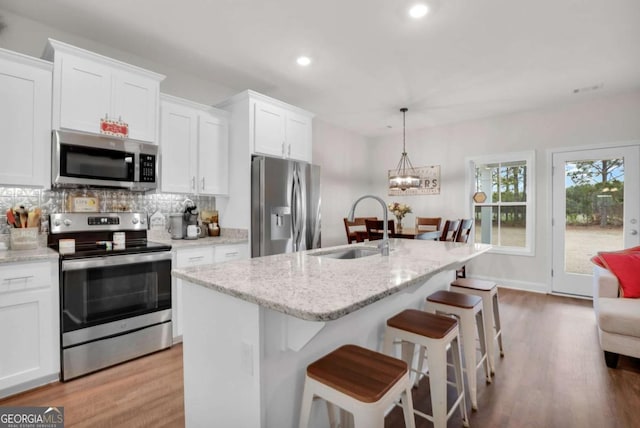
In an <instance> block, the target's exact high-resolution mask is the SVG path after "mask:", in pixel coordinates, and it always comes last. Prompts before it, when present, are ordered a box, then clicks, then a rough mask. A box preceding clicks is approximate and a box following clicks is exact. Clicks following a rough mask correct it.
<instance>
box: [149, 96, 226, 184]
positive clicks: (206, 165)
mask: <svg viewBox="0 0 640 428" xmlns="http://www.w3.org/2000/svg"><path fill="white" fill-rule="evenodd" d="M160 105H161V106H160V153H161V155H160V157H161V182H160V188H161V190H162V191H163V192H173V193H198V194H201V195H226V194H228V193H229V124H228V119H227V115H228V114H227V112H224V111H221V110H217V109H214V108H213V107H209V106H205V105H202V104H197V103H193V102H191V101H188V100H183V99H181V98H176V97H172V96H169V95H165V94H163V95H162V100H161V103H160Z"/></svg>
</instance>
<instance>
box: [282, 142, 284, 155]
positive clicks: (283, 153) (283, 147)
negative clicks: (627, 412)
mask: <svg viewBox="0 0 640 428" xmlns="http://www.w3.org/2000/svg"><path fill="white" fill-rule="evenodd" d="M282 157H284V141H283V142H282Z"/></svg>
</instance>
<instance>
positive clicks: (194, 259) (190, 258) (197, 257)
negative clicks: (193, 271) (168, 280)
mask: <svg viewBox="0 0 640 428" xmlns="http://www.w3.org/2000/svg"><path fill="white" fill-rule="evenodd" d="M202 259H204V256H196V257H189V261H190V262H195V261H197V260H202Z"/></svg>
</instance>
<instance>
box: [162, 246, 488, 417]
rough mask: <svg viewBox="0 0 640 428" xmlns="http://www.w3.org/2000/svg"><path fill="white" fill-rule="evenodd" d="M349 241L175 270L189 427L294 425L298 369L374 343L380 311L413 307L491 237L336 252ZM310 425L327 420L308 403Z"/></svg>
mask: <svg viewBox="0 0 640 428" xmlns="http://www.w3.org/2000/svg"><path fill="white" fill-rule="evenodd" d="M372 247H373V248H375V247H374V246H373V244H372V243H366V244H364V245H360V244H358V245H348V246H341V247H332V248H324V249H319V250H311V251H303V252H299V253H290V254H281V255H276V256H268V257H261V258H255V259H250V260H240V261H234V262H229V263H223V264H217V265H215V264H214V265H207V266H200V267H194V268H189V269H175V270H174V271H173V275H174V276H176V277H177V278H180V279H182V280H184V281H185V287H184V290H183V297H184V308H185V314H184V333H183V338H184V348H183V358H184V389H185V392H184V396H185V420H186V425H187V427H200V426H202V427H205V426H220V427H247V428H254V427H293V426H296V425H297V421H298V415H299V406H300V399H301V396H302V389H303V382H304V371H305V368H306V366H307V365H308V364H309V363H310V362H312V361H313V360H315V359H317V358H319V357H321V356H322V355H324V354H326V353H327V352H329V351H331V350H333V349H335V348H336V347H338V346H340V345H343V344H345V343H354V344H358V345H361V346H365V347H368V348H371V349H375V350H380V349H381V343H382V334H383V331H384V325H385V321H386V319H387V318H389V317H390V316H392V315H394V314H395V313H397V312H399V311H401V310H403V309H406V308H410V307H411V308H421V307H422V305H423V302H424V299H425V298H426V296H427V295H429V294H430V293H432V292H433V291H435V290H438V289H444V288H447V287H448V286H449V283H450V282H451V281H452V280H453V279H454V276H455V274H454V272H455V269H456V268H459V267H460V266H461V265H463V264H465V263H466V262H468V261H469V260H471V259H472V258H474V257H476V256H478V255H480V254H482V253H484V252H486V251H488V250H489V249H490V246H489V245H484V244H460V243H452V242H438V241H416V240H406V239H392V240H391V252H390V255H389V256H388V257H383V256H381V255H380V254H379V253H372V254H371V255H368V256H365V257H361V258H355V259H336V258H333V257H335V256H336V255H337V254H338V253H339V252H341V251H345V250H350V249H356V248H364V249H365V250H366V249H367V248H369V249H371V248H372ZM312 420H313V421H314V422H313V424H312V426H316V425H315V424H317V426H326V423H327V420H326V410H325V407H324V406H314V409H313V414H312Z"/></svg>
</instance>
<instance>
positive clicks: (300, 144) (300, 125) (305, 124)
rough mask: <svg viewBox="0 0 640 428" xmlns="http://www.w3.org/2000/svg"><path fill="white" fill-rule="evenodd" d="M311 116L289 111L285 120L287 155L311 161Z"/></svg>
mask: <svg viewBox="0 0 640 428" xmlns="http://www.w3.org/2000/svg"><path fill="white" fill-rule="evenodd" d="M311 120H312V119H311V117H309V116H307V115H303V114H298V113H296V112H293V111H290V112H288V113H287V120H286V122H285V131H286V141H287V157H289V158H291V159H297V160H304V161H307V162H311V139H312V137H311Z"/></svg>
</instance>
